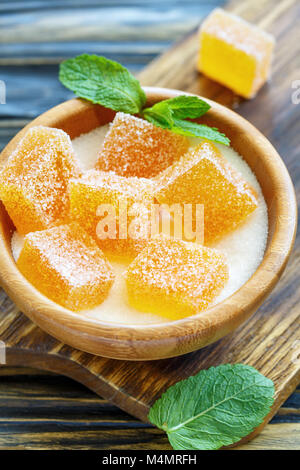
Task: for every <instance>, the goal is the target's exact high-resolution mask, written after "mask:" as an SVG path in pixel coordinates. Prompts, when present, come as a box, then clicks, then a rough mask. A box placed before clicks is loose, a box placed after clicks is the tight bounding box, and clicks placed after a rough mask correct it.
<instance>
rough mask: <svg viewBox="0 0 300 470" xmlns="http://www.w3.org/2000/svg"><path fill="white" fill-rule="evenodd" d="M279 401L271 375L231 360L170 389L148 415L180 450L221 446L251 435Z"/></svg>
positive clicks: (175, 447) (201, 372) (217, 447)
mask: <svg viewBox="0 0 300 470" xmlns="http://www.w3.org/2000/svg"><path fill="white" fill-rule="evenodd" d="M273 402H274V385H273V382H272V381H271V380H270V379H268V378H266V377H265V376H263V375H262V374H260V373H259V372H258V371H257V370H256V369H254V368H253V367H250V366H247V365H244V364H235V365H230V364H225V365H221V366H218V367H211V368H210V369H208V370H202V371H200V372H199V373H198V374H197V375H195V376H193V377H189V378H188V379H186V380H182V381H181V382H178V383H177V384H175V385H173V386H172V387H170V388H169V389H168V390H167V391H166V392H165V393H164V394H163V395H162V397H161V398H160V399H158V400H157V401H156V402H155V403H154V405H153V406H152V408H151V409H150V412H149V416H148V417H149V420H150V421H151V423H153V424H155V425H156V426H157V427H158V428H160V429H163V430H164V431H166V433H167V435H168V438H169V441H170V443H171V445H172V447H173V448H174V449H176V450H180V449H182V450H196V449H199V450H215V449H219V448H220V447H222V446H228V445H230V444H233V443H235V442H238V441H239V440H240V439H241V438H242V437H244V436H247V435H248V434H249V433H251V432H252V431H253V430H254V429H255V428H256V427H257V426H259V424H261V423H262V421H263V419H264V418H265V416H266V415H267V414H268V413H269V411H270V408H271V406H272V404H273Z"/></svg>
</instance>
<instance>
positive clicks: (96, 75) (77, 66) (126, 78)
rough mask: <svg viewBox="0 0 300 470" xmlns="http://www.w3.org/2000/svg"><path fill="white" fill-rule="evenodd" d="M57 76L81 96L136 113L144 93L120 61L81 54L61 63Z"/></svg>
mask: <svg viewBox="0 0 300 470" xmlns="http://www.w3.org/2000/svg"><path fill="white" fill-rule="evenodd" d="M59 80H60V81H61V83H62V84H63V85H64V86H65V87H67V88H69V89H70V90H72V91H74V93H75V94H76V95H77V96H79V97H80V98H84V99H86V100H88V101H91V102H92V103H96V104H101V105H102V106H105V107H106V108H110V109H113V110H114V111H123V112H124V113H129V114H136V113H139V112H140V111H141V109H142V107H143V106H144V104H145V103H146V95H145V92H144V90H143V89H142V87H141V85H140V83H139V81H138V80H137V79H136V78H135V77H134V76H133V75H132V74H131V73H130V72H129V71H128V70H127V69H126V68H125V67H123V66H122V65H121V64H119V63H118V62H114V61H113V60H109V59H106V58H105V57H100V56H97V55H89V54H82V55H80V56H77V57H75V58H74V59H68V60H65V61H64V62H62V63H61V64H60V68H59Z"/></svg>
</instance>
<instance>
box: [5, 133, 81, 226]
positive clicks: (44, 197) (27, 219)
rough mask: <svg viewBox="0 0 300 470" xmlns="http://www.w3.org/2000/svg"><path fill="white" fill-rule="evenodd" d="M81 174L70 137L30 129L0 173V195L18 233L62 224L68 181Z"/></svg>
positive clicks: (66, 208)
mask: <svg viewBox="0 0 300 470" xmlns="http://www.w3.org/2000/svg"><path fill="white" fill-rule="evenodd" d="M80 174H81V172H80V170H79V167H78V166H77V164H76V161H75V157H74V152H73V148H72V143H71V140H70V138H69V136H68V135H67V134H66V133H65V132H63V131H62V130H60V129H52V128H49V127H43V126H37V127H32V128H30V129H29V130H28V131H27V133H26V135H25V136H24V138H23V139H22V140H21V141H20V143H19V144H18V146H17V148H16V150H15V151H14V152H13V154H12V155H11V156H10V158H9V159H8V161H7V164H6V166H5V167H4V169H3V170H2V172H1V175H0V198H1V199H2V201H3V203H4V205H5V208H6V210H7V212H8V214H9V216H10V217H11V219H12V221H13V222H14V224H15V226H16V228H17V230H18V232H19V233H20V234H26V233H28V232H33V231H35V230H43V229H45V228H48V227H51V226H55V225H59V224H61V223H65V222H66V221H67V218H68V212H69V201H68V197H67V184H68V181H69V179H70V178H71V177H73V176H79V175H80Z"/></svg>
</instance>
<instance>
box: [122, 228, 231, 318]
mask: <svg viewBox="0 0 300 470" xmlns="http://www.w3.org/2000/svg"><path fill="white" fill-rule="evenodd" d="M125 277H126V285H127V292H128V300H129V303H130V305H131V306H132V307H134V308H136V309H138V310H141V311H143V312H151V313H157V314H158V315H162V316H165V317H167V318H169V319H171V320H177V319H180V318H183V317H187V316H189V315H193V314H195V313H197V312H200V311H201V310H203V309H205V308H207V307H208V306H209V304H210V303H211V302H212V301H213V300H214V299H215V298H216V296H217V295H218V294H219V292H220V291H221V289H222V288H223V287H224V286H225V284H226V282H227V280H228V267H227V263H226V260H225V257H224V255H223V254H222V253H220V252H218V251H217V250H214V249H212V248H206V247H203V246H201V245H198V244H197V243H189V242H185V241H183V240H178V239H174V238H173V239H172V238H166V237H159V238H156V239H153V240H151V241H150V242H149V244H148V245H147V247H146V248H145V249H144V250H143V251H141V253H139V255H138V256H137V257H136V258H135V259H134V260H133V262H132V263H131V264H130V266H129V268H128V270H127V272H126V274H125Z"/></svg>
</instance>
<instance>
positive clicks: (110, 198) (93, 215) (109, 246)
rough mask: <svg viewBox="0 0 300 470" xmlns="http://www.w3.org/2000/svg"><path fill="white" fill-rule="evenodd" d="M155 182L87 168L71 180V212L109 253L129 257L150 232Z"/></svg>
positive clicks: (139, 247)
mask: <svg viewBox="0 0 300 470" xmlns="http://www.w3.org/2000/svg"><path fill="white" fill-rule="evenodd" d="M153 188H154V183H153V182H152V181H151V180H149V179H146V178H137V177H124V176H119V175H116V174H115V173H114V172H104V171H97V170H89V171H87V172H86V173H85V174H84V175H82V176H81V177H80V178H74V179H71V180H70V184H69V197H70V214H71V217H72V219H73V220H74V221H76V222H77V223H79V224H80V225H81V226H82V227H83V228H84V229H85V230H86V231H87V232H88V233H89V234H90V235H92V237H93V238H94V239H95V240H96V242H97V243H98V245H99V246H100V247H101V248H102V249H103V250H104V251H105V253H107V254H109V255H110V257H116V258H132V257H134V256H135V255H136V254H137V253H138V252H139V251H140V250H141V249H142V248H144V246H145V244H146V243H147V240H148V238H149V236H150V215H149V211H150V205H151V203H152V202H153Z"/></svg>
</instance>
